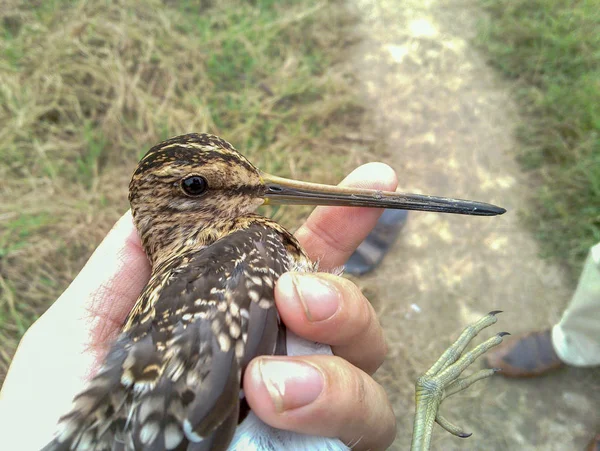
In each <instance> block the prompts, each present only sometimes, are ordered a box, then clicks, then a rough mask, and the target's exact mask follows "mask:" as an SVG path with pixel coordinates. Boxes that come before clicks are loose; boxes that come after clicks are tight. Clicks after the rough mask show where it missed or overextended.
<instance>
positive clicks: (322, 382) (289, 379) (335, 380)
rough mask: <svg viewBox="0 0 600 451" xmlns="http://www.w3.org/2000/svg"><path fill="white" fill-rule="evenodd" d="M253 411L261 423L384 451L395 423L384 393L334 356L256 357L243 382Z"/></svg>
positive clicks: (394, 431) (364, 374)
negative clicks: (336, 438) (335, 438)
mask: <svg viewBox="0 0 600 451" xmlns="http://www.w3.org/2000/svg"><path fill="white" fill-rule="evenodd" d="M244 393H245V394H246V399H247V400H248V404H249V405H250V407H251V409H252V410H253V411H254V413H255V414H256V415H258V417H259V418H260V419H261V420H262V421H264V422H265V423H267V424H269V425H271V426H273V427H275V428H278V429H285V430H290V431H295V432H299V433H303V434H310V435H318V436H323V437H338V438H340V439H341V440H342V441H343V442H344V443H346V444H349V445H355V446H353V449H357V450H363V449H364V450H367V449H386V448H387V447H388V446H389V445H390V444H391V443H392V441H393V440H394V437H395V435H396V419H395V417H394V413H393V411H392V408H391V406H390V404H389V402H388V399H387V396H386V393H385V391H384V390H383V388H382V387H381V386H380V385H379V384H377V383H376V382H375V381H374V380H373V379H372V378H371V377H369V376H368V375H367V374H366V373H364V372H363V371H361V370H360V369H358V368H356V367H354V366H352V365H351V364H350V363H348V362H346V361H345V360H343V359H341V358H339V357H335V356H323V355H314V356H302V357H260V358H257V359H254V360H253V361H252V362H251V363H250V365H249V366H248V369H247V371H246V374H245V377H244Z"/></svg>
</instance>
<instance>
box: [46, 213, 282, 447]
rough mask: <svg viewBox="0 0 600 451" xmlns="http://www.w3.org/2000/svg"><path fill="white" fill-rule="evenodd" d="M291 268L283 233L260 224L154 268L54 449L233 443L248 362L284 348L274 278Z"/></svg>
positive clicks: (63, 425)
mask: <svg viewBox="0 0 600 451" xmlns="http://www.w3.org/2000/svg"><path fill="white" fill-rule="evenodd" d="M289 268H290V258H289V255H288V252H287V251H286V247H285V244H284V243H283V241H282V237H281V235H280V234H279V232H277V231H274V230H272V229H270V228H268V227H265V226H264V225H261V224H256V225H252V226H250V227H249V228H248V229H245V230H243V231H239V232H234V233H232V234H230V235H228V236H227V237H226V238H224V239H221V240H219V241H217V242H216V243H214V244H212V245H211V246H209V247H207V248H205V249H203V250H202V251H199V252H196V253H187V254H182V255H181V256H179V257H178V258H176V259H175V260H173V262H172V263H171V264H169V265H167V266H166V267H164V268H162V269H161V270H160V271H159V272H155V273H154V274H153V277H152V278H151V281H150V282H149V285H148V287H147V288H146V290H145V291H144V293H143V295H142V297H141V298H140V300H139V301H138V306H141V307H140V308H138V310H136V311H135V314H136V315H137V320H136V321H132V322H129V324H130V327H129V328H128V329H127V330H125V331H124V332H123V333H122V334H121V336H120V337H119V339H118V341H117V342H116V343H115V345H114V346H113V349H112V350H111V352H110V354H109V357H108V359H107V361H106V363H105V365H104V366H103V368H102V369H101V371H100V372H99V374H98V376H96V377H95V378H94V379H93V380H92V381H91V383H90V387H89V388H88V389H87V390H86V391H85V392H83V393H82V394H80V395H78V396H77V397H76V398H75V402H74V409H73V411H72V412H70V413H69V414H68V415H66V416H65V417H63V419H62V420H61V423H60V425H59V426H60V430H61V433H60V434H59V435H58V436H57V438H56V439H55V441H54V442H53V444H54V447H52V446H51V447H49V448H48V449H94V447H93V446H89V444H90V443H93V444H99V443H102V444H103V446H98V449H104V445H106V444H108V443H111V442H112V443H111V446H113V447H115V448H114V449H133V448H135V449H148V450H150V449H187V450H209V449H210V450H220V449H226V448H227V444H228V443H229V441H230V440H231V437H232V436H233V433H234V431H235V428H236V426H237V423H238V416H239V405H240V382H241V374H242V371H243V369H244V368H245V366H246V365H247V364H248V362H249V361H250V360H251V359H252V358H254V357H255V356H258V355H264V354H273V353H274V352H275V347H276V343H277V338H278V333H279V330H280V328H279V317H278V314H277V310H276V308H275V301H274V285H275V282H276V280H277V279H278V278H279V276H280V275H281V274H283V272H285V271H286V270H287V269H289ZM78 443H79V445H75V446H74V447H73V448H70V447H71V446H72V445H73V444H78ZM51 445H52V444H51ZM86 446H87V447H86ZM109 449H110V448H109Z"/></svg>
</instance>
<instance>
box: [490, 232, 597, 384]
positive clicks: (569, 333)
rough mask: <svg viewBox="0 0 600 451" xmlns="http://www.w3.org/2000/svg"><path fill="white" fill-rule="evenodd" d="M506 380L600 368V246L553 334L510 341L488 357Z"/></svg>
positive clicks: (537, 333)
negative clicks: (573, 368)
mask: <svg viewBox="0 0 600 451" xmlns="http://www.w3.org/2000/svg"><path fill="white" fill-rule="evenodd" d="M486 363H487V365H488V366H489V367H492V368H500V369H501V370H502V372H501V373H499V374H501V375H503V376H506V377H534V376H539V375H541V374H544V373H546V372H548V371H550V370H553V369H556V368H560V367H561V366H563V365H565V364H567V365H573V366H595V365H600V243H599V244H596V245H595V246H594V247H592V248H591V249H590V252H589V255H588V258H587V260H586V262H585V265H584V268H583V271H582V273H581V276H580V278H579V283H578V286H577V289H576V291H575V293H574V294H573V297H572V298H571V302H570V303H569V305H568V307H567V308H566V310H565V311H564V313H563V316H562V319H561V320H560V322H559V323H558V324H557V325H556V326H554V328H553V329H552V330H550V329H546V330H543V331H535V332H530V333H527V334H523V335H520V336H517V337H514V338H513V339H511V340H506V341H505V343H503V344H502V345H501V346H499V347H498V348H496V349H494V350H492V351H490V352H489V353H488V355H487V357H486Z"/></svg>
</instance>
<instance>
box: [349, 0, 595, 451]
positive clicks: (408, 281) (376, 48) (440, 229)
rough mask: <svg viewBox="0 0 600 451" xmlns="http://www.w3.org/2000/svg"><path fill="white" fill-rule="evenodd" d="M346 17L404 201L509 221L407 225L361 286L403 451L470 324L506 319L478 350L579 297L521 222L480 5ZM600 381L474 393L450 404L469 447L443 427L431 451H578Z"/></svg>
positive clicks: (412, 217) (481, 385)
mask: <svg viewBox="0 0 600 451" xmlns="http://www.w3.org/2000/svg"><path fill="white" fill-rule="evenodd" d="M352 4H353V7H355V8H357V9H358V10H359V11H360V14H361V16H362V17H363V19H362V23H361V24H360V33H361V34H362V39H361V43H360V44H359V46H358V51H357V52H356V54H355V56H354V57H353V58H352V60H351V61H350V63H349V64H351V65H352V68H353V71H354V73H355V74H356V77H357V79H358V81H359V84H360V86H361V87H362V90H363V95H364V98H365V100H366V102H367V104H368V105H370V108H371V111H372V114H373V116H374V121H373V122H374V123H375V124H377V126H376V130H375V132H376V133H378V134H379V135H381V137H382V138H383V141H384V142H385V143H386V145H387V149H382V154H381V159H382V160H383V161H385V162H386V163H388V164H390V165H391V166H392V167H394V168H395V169H396V171H397V172H398V174H399V178H400V189H401V190H402V191H408V192H422V193H427V194H434V195H441V196H450V197H458V198H467V199H474V200H480V201H484V202H490V203H494V204H496V205H500V206H503V207H505V208H506V209H507V210H508V212H507V213H506V214H505V215H503V216H500V217H495V218H486V217H469V216H456V215H443V214H435V213H420V212H414V213H413V212H411V213H410V214H409V221H408V224H407V226H406V227H405V229H404V230H403V232H402V235H401V238H400V239H399V241H398V243H397V244H396V245H395V247H394V249H393V250H392V253H391V255H390V256H389V257H387V258H386V260H385V261H384V262H383V264H382V266H381V267H380V268H379V269H378V270H377V271H375V272H374V273H373V274H371V275H368V276H365V277H362V278H360V279H359V280H358V283H359V284H360V285H361V287H362V288H363V290H364V291H365V292H366V293H367V294H368V295H369V296H370V298H371V299H372V300H373V303H374V304H375V306H376V308H377V310H378V312H379V313H380V318H381V321H382V323H383V326H384V328H385V330H386V333H387V337H388V340H389V344H390V353H389V358H388V360H387V362H386V363H385V364H384V366H383V367H382V368H381V369H380V371H379V372H378V373H377V376H376V377H377V378H378V380H379V381H380V382H381V383H382V384H383V385H384V386H385V387H386V389H387V391H388V393H389V395H390V398H391V400H392V403H393V405H394V409H395V412H396V415H397V418H398V437H397V439H396V441H395V443H394V446H393V448H392V449H400V450H405V449H408V448H409V444H410V436H411V431H412V421H413V420H412V415H413V412H414V394H413V390H414V381H415V380H416V378H417V377H418V375H419V374H421V373H422V372H424V371H425V370H426V369H427V368H428V367H429V366H430V365H431V364H432V363H433V362H435V360H436V359H437V357H438V356H439V355H440V354H441V353H442V352H443V350H444V349H445V348H446V347H447V346H448V345H449V344H450V343H451V342H452V340H453V339H454V338H456V337H457V336H458V334H459V333H460V331H461V330H462V329H463V328H464V327H465V326H466V325H467V324H469V323H471V322H474V321H476V320H477V319H479V318H480V317H481V316H483V315H485V314H486V313H487V312H488V311H491V310H503V311H504V313H503V314H501V315H500V316H499V322H498V323H497V324H496V325H495V326H493V327H492V328H490V329H488V330H486V331H484V332H482V334H481V335H480V337H481V338H482V339H485V338H487V337H489V336H491V335H492V334H494V333H496V332H500V331H502V330H506V331H509V332H511V333H512V334H518V333H521V332H526V331H532V330H537V329H542V328H548V327H551V326H552V325H553V324H555V323H556V322H557V321H558V320H559V318H560V315H561V312H562V310H563V309H564V307H565V306H566V304H567V303H568V301H569V298H570V295H571V292H572V290H573V287H572V286H569V285H568V284H567V279H566V275H565V274H564V272H563V270H562V269H561V268H560V267H559V266H556V265H553V264H551V263H549V262H547V261H544V260H542V259H541V258H540V256H539V253H538V247H537V244H536V242H535V240H534V237H533V236H532V234H531V232H530V231H529V230H527V229H526V228H525V227H524V225H523V224H522V222H521V221H520V220H519V211H520V210H524V209H527V206H528V193H529V192H530V191H531V189H532V185H531V183H530V182H529V181H528V180H527V175H526V174H524V173H523V172H522V171H521V170H520V168H519V166H518V165H517V163H516V162H515V158H514V149H515V147H516V143H515V140H514V130H515V127H516V126H517V124H518V121H519V116H518V114H517V111H516V109H515V107H514V105H513V102H512V100H511V95H512V94H511V89H510V88H511V87H510V86H509V85H508V84H507V83H506V82H504V81H502V80H500V79H499V77H498V74H497V73H496V72H494V70H493V69H492V68H491V67H489V66H488V65H486V62H485V58H484V56H483V55H482V54H481V53H479V52H478V51H477V49H476V48H475V47H474V45H473V40H474V38H475V36H476V34H477V27H478V23H479V20H481V18H482V17H483V15H482V14H483V13H482V12H481V11H480V10H478V9H477V3H476V2H475V1H470V0H466V1H465V0H463V1H460V0H426V1H421V0H404V1H397V0H396V1H394V0H378V1H367V0H353V2H352ZM476 341H478V342H479V337H478V338H477V339H476ZM473 366H474V367H477V368H480V367H481V366H482V363H481V362H476V363H475V364H474V365H473ZM599 381H600V371H599V370H598V369H577V368H565V369H562V370H560V371H558V372H556V373H553V374H549V375H547V376H544V377H542V378H538V379H530V380H508V379H505V378H503V377H501V376H495V377H494V378H492V379H488V380H486V381H483V382H478V383H477V384H476V385H474V386H473V387H471V388H469V389H468V390H467V391H465V392H462V393H460V394H458V395H456V396H455V397H453V398H450V399H448V400H447V401H445V402H444V404H443V405H442V411H443V413H444V415H445V416H446V417H447V418H448V419H449V420H450V421H452V422H454V423H456V424H457V425H459V426H461V427H463V428H464V429H466V430H468V431H471V432H473V436H472V437H471V438H469V439H459V438H456V437H453V436H451V435H450V434H449V433H447V432H445V431H444V430H442V429H441V428H440V427H439V426H436V428H435V432H434V438H433V445H432V449H439V450H442V449H443V450H455V449H456V450H458V449H460V450H471V449H473V450H513V449H519V450H538V449H540V450H576V449H583V448H584V447H585V444H586V443H587V442H588V441H589V440H590V438H591V437H592V436H593V434H594V433H596V432H600V414H599V413H600V390H599V388H600V382H599Z"/></svg>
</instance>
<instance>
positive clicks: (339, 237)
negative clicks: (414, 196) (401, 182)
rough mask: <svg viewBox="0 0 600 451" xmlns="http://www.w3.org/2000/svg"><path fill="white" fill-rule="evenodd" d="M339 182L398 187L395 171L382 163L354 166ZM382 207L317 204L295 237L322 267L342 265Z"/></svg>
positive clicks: (372, 186)
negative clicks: (324, 205)
mask: <svg viewBox="0 0 600 451" xmlns="http://www.w3.org/2000/svg"><path fill="white" fill-rule="evenodd" d="M340 186H351V187H355V188H370V189H379V190H385V191H395V190H396V187H397V186H398V179H397V177H396V173H395V172H394V170H393V169H392V168H390V167H389V166H387V165H385V164H383V163H369V164H365V165H363V166H360V167H359V168H357V169H355V170H354V171H353V172H352V173H351V174H350V175H348V176H347V177H346V178H345V179H344V180H343V181H342V182H341V183H340ZM382 212H383V210H381V209H376V208H364V207H363V208H357V207H317V208H315V210H314V211H313V212H312V214H311V215H310V216H309V218H308V219H307V220H306V222H305V223H304V224H303V225H302V226H301V227H300V228H299V229H298V231H297V232H296V238H298V240H299V241H300V244H302V246H303V247H304V249H306V251H307V252H308V255H309V256H310V257H311V259H313V260H315V261H317V260H318V261H319V264H320V266H319V267H320V268H321V269H322V270H330V269H332V268H335V267H338V266H341V265H343V264H344V263H345V262H346V260H347V259H348V257H350V255H351V254H352V252H354V250H355V249H356V248H357V247H358V245H359V244H360V243H361V242H362V241H363V240H364V239H365V237H366V236H367V235H368V233H369V232H370V231H371V229H372V228H373V227H374V226H375V224H376V222H377V219H379V216H380V215H381V213H382Z"/></svg>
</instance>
